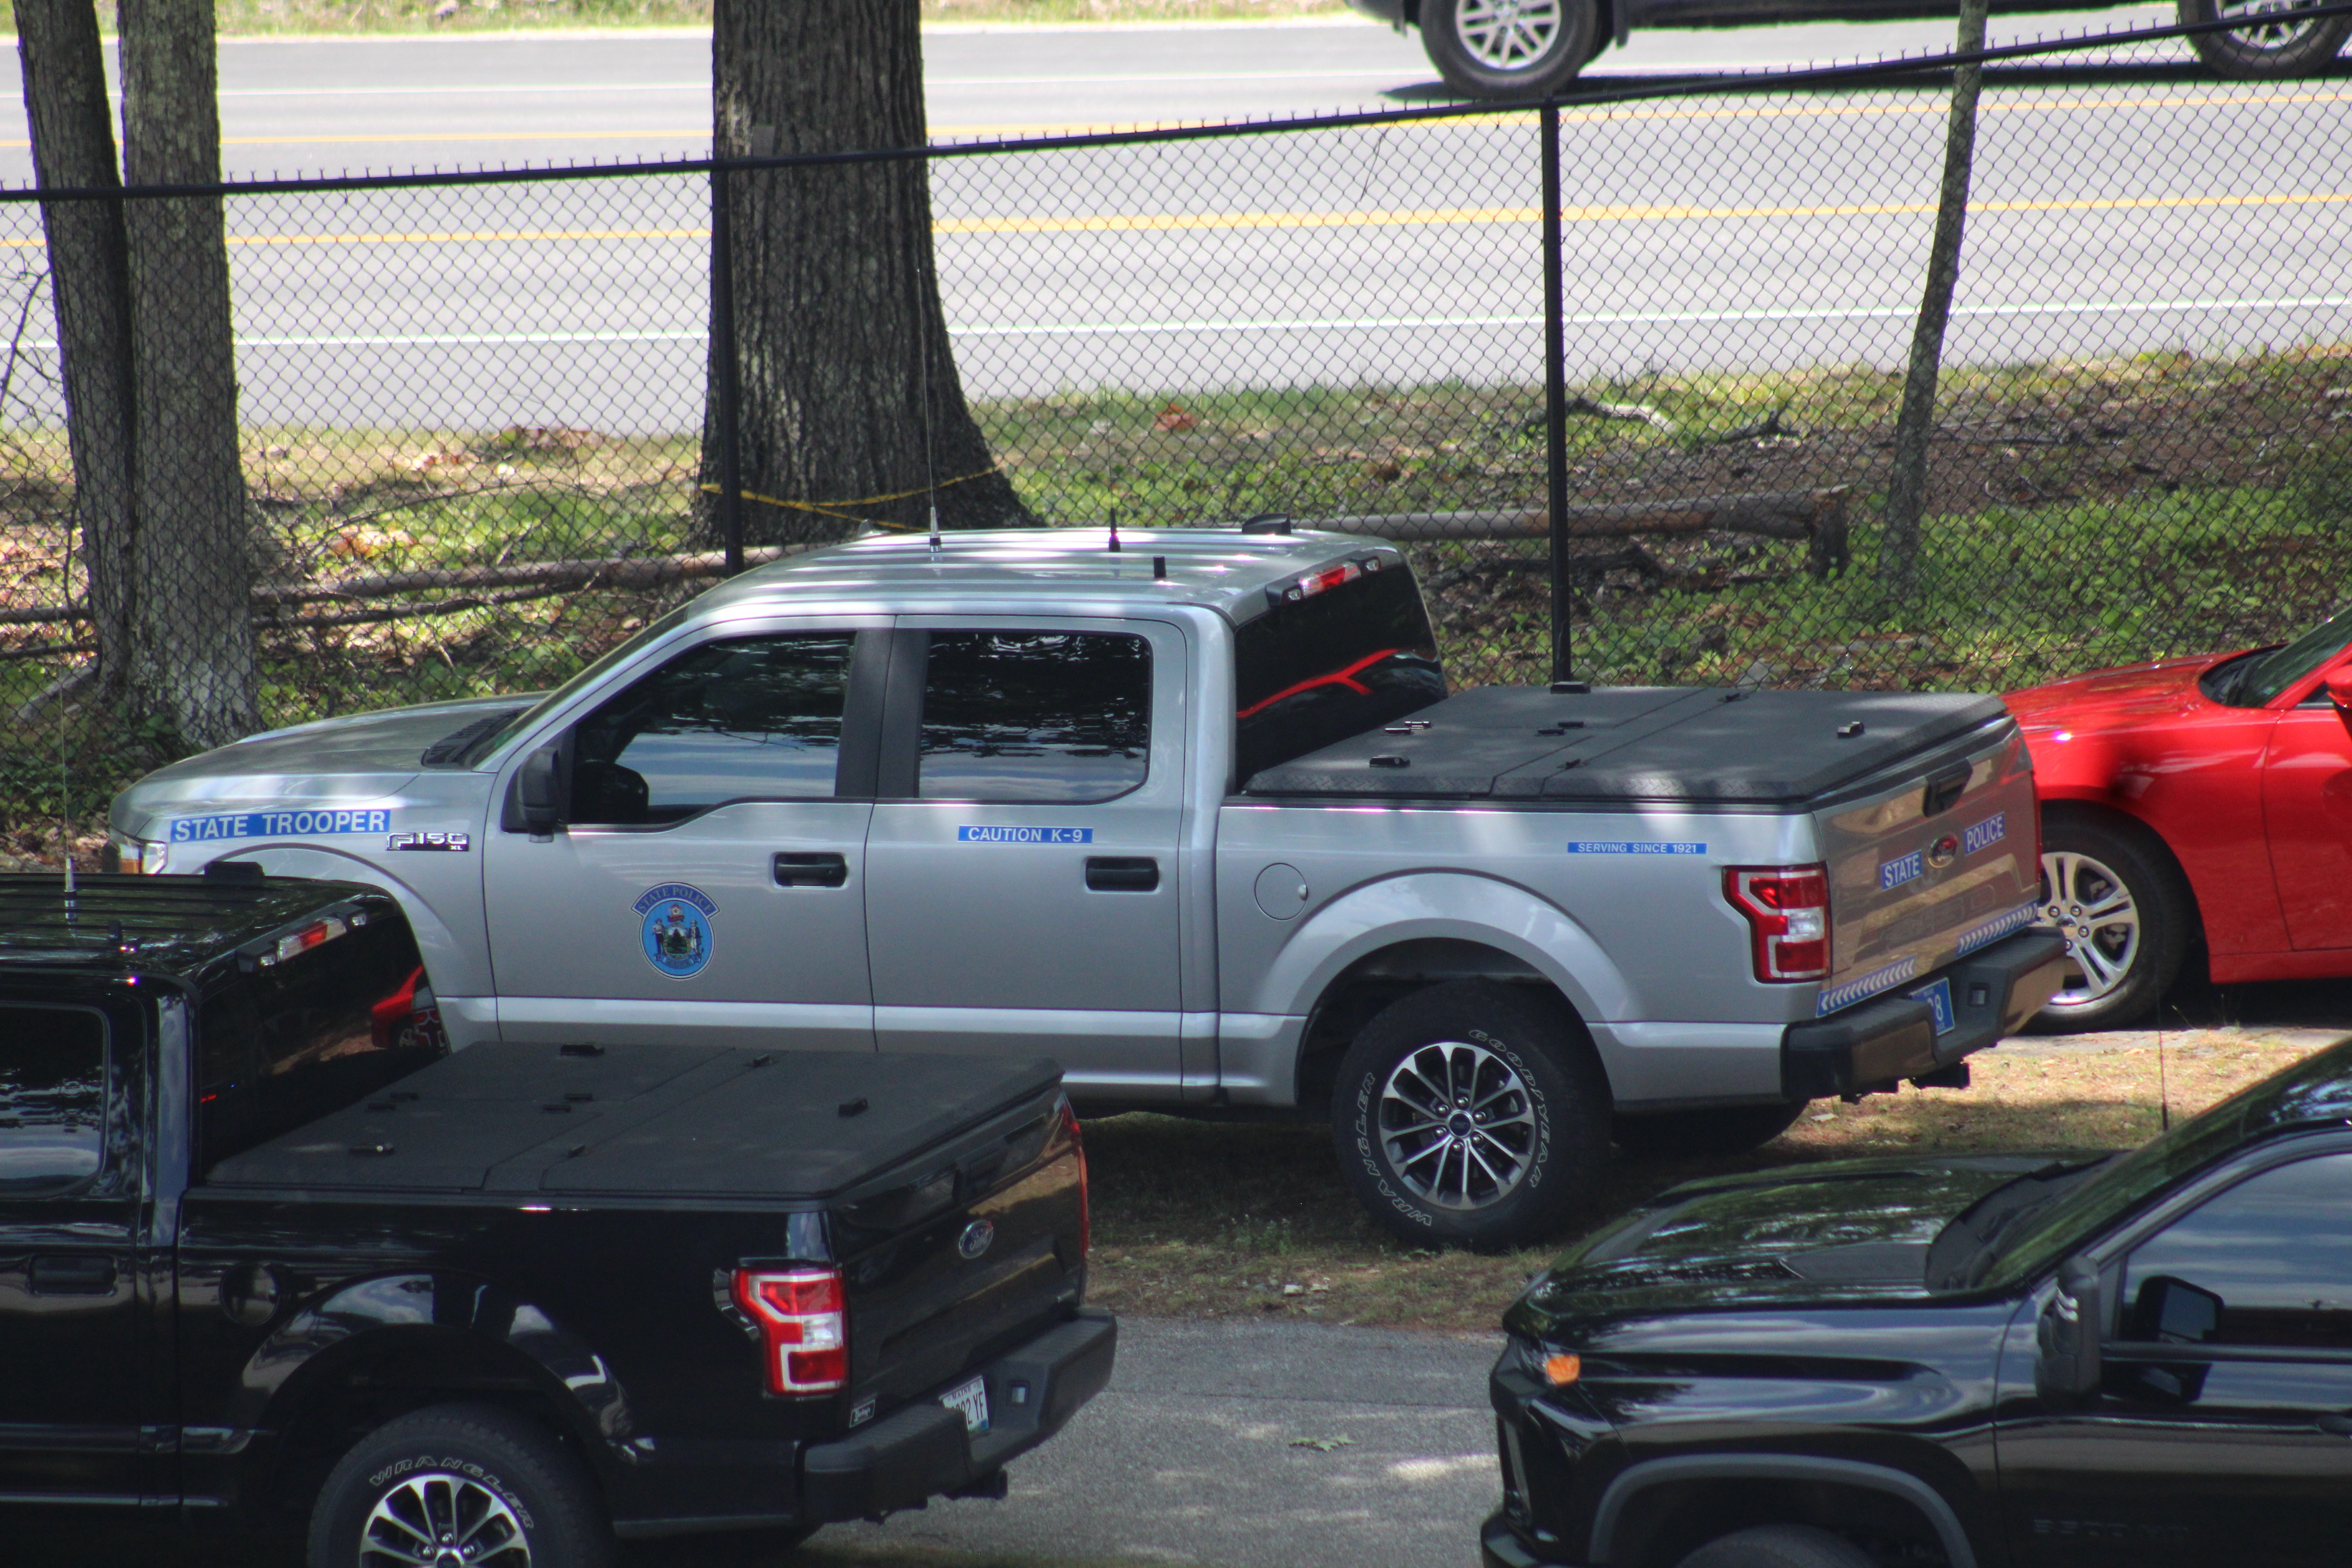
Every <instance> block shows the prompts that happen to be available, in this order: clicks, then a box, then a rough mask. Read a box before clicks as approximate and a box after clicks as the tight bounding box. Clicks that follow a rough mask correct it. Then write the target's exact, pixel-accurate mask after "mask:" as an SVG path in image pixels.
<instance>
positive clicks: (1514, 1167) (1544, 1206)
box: [1331, 980, 1609, 1249]
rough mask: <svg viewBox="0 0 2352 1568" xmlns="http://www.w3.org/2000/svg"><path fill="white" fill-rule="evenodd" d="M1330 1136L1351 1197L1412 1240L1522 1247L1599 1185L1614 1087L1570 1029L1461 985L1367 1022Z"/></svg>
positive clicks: (1345, 1068) (1530, 1006)
mask: <svg viewBox="0 0 2352 1568" xmlns="http://www.w3.org/2000/svg"><path fill="white" fill-rule="evenodd" d="M1331 1134H1332V1141H1333V1142H1334V1143H1335V1144H1336V1145H1337V1146H1338V1149H1339V1168H1340V1170H1341V1171H1342V1173H1344V1174H1345V1175H1346V1176H1347V1178H1348V1182H1349V1185H1351V1186H1352V1187H1354V1188H1355V1190H1356V1195H1357V1197H1358V1198H1359V1199H1360V1200H1361V1201H1362V1203H1363V1205H1364V1206H1365V1207H1366V1208H1368V1209H1370V1211H1371V1212H1372V1214H1373V1215H1374V1216H1375V1217H1376V1218H1378V1219H1379V1220H1380V1221H1381V1223H1382V1224H1383V1225H1385V1226H1388V1227H1389V1229H1391V1230H1392V1231H1394V1232H1395V1233H1396V1234H1397V1235H1398V1236H1400V1237H1403V1238H1404V1239H1405V1240H1406V1241H1409V1242H1412V1243H1415V1244H1417V1245H1419V1246H1423V1247H1432V1246H1434V1247H1475V1248H1480V1249H1491V1248H1498V1247H1518V1246H1524V1245H1526V1244H1527V1243H1528V1242H1532V1241H1537V1240H1540V1239H1541V1238H1542V1237H1545V1236H1547V1235H1549V1234H1550V1233H1551V1232H1552V1231H1553V1230H1555V1229H1556V1228H1557V1227H1558V1226H1559V1224H1560V1222H1561V1221H1562V1220H1563V1219H1564V1218H1565V1217H1566V1216H1567V1215H1569V1214H1570V1212H1571V1211H1572V1210H1573V1209H1574V1207H1575V1205H1577V1204H1578V1203H1580V1202H1581V1201H1582V1200H1584V1199H1585V1198H1587V1197H1588V1196H1590V1195H1591V1193H1592V1192H1593V1190H1594V1189H1595V1187H1596V1186H1597V1185H1598V1184H1599V1183H1600V1180H1601V1172H1602V1170H1603V1169H1604V1167H1605V1165H1606V1163H1607V1159H1608V1153H1609V1085H1608V1081H1607V1079H1604V1078H1603V1077H1602V1076H1601V1067H1600V1063H1599V1062H1598V1061H1597V1060H1596V1059H1595V1058H1594V1057H1593V1055H1592V1048H1591V1042H1589V1041H1588V1040H1586V1039H1585V1038H1584V1032H1583V1030H1582V1029H1580V1028H1579V1027H1577V1026H1576V1025H1575V1023H1574V1022H1573V1020H1572V1019H1570V1018H1568V1017H1566V1016H1562V1015H1560V1014H1559V1013H1558V1012H1557V1011H1555V1009H1554V1008H1552V1007H1550V1006H1548V1005H1545V1003H1544V1002H1543V1001H1542V1000H1541V999H1539V998H1533V997H1529V996H1527V995H1524V994H1518V993H1517V991H1516V990H1515V988H1513V987H1509V986H1504V985H1497V984H1493V983H1492V982H1489V981H1483V980H1459V981H1454V982H1452V983H1450V984H1444V985H1433V986H1431V987H1430V988H1429V989H1428V990H1426V991H1418V992H1415V993H1414V994H1412V995H1410V996H1406V997H1404V998H1402V999H1401V1000H1399V1001H1397V1002H1394V1003H1391V1005H1389V1006H1387V1007H1386V1008H1384V1009H1382V1010H1381V1012H1380V1013H1379V1014H1378V1015H1376V1016H1374V1017H1373V1019H1372V1021H1371V1022H1370V1023H1369V1024H1367V1025H1365V1026H1364V1028H1363V1032H1362V1033H1360V1034H1359V1035H1358V1036H1357V1037H1356V1039H1355V1043H1354V1044H1353V1045H1351V1046H1349V1047H1348V1054H1347V1056H1346V1057H1345V1058H1342V1059H1341V1061H1340V1064H1339V1080H1338V1083H1337V1084H1336V1086H1335V1087H1334V1090H1333V1100H1332V1117H1331Z"/></svg>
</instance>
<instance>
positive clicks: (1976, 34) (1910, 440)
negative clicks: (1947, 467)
mask: <svg viewBox="0 0 2352 1568" xmlns="http://www.w3.org/2000/svg"><path fill="white" fill-rule="evenodd" d="M1987 9H1988V3H1987V0H1960V31H1959V42H1958V50H1959V52H1960V53H1961V54H1964V55H1969V54H1975V53H1976V52H1977V51H1979V50H1980V49H1982V48H1983V47H1984V38H1985V13H1986V11H1987ZM1983 79H1984V68H1982V67H1981V66H1977V65H1963V66H1958V67H1956V68H1954V69H1953V71H1952V114H1951V119H1950V121H1949V122H1948V125H1947V127H1946V129H1945V132H1944V187H1943V192H1942V194H1941V195H1939V196H1938V197H1937V205H1936V237H1935V238H1934V240H1933V241H1931V242H1930V243H1929V245H1928V247H1927V288H1926V289H1924V290H1923V291H1922V293H1921V296H1920V300H1919V320H1918V322H1917V324H1916V326H1914V327H1913V329H1912V332H1911V368H1910V371H1909V373H1908V374H1906V375H1905V377H1904V378H1903V408H1902V411H1901V412H1900V413H1899V414H1897V415H1896V416H1895V466H1894V470H1893V472H1892V473H1890V474H1889V475H1888V476H1887V481H1886V528H1885V534H1884V536H1883V538H1882V541H1881V542H1880V545H1879V552H1878V576H1879V581H1880V582H1881V583H1883V584H1885V587H1886V591H1887V594H1888V595H1889V596H1890V597H1892V598H1895V599H1898V600H1907V599H1911V598H1914V597H1916V595H1917V594H1918V592H1919V578H1920V568H1921V565H1922V564H1923V557H1924V555H1925V553H1926V551H1925V544H1924V542H1923V540H1922V539H1921V537H1920V532H1919V521H1920V517H1921V515H1922V514H1923V513H1924V512H1925V510H1927V440H1928V437H1929V436H1930V435H1931V434H1932V433H1933V432H1934V429H1935V425H1936V382H1937V376H1938V374H1940V372H1941V370H1942V367H1943V359H1944V327H1945V324H1946V323H1947V322H1948V321H1950V319H1951V314H1952V289H1953V288H1954V286H1955V285H1957V284H1958V281H1959V277H1960V234H1961V230H1962V229H1963V228H1964V227H1965V226H1967V223H1968V216H1969V175H1970V174H1971V173H1972V172H1973V171H1974V168H1975V164H1976V153H1977V93H1978V90H1979V88H1980V87H1981V86H1982V85H1983Z"/></svg>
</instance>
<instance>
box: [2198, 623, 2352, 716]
mask: <svg viewBox="0 0 2352 1568" xmlns="http://www.w3.org/2000/svg"><path fill="white" fill-rule="evenodd" d="M2346 647H2352V613H2347V614H2345V615H2340V616H2329V617H2328V618H2327V619H2326V620H2324V621H2322V622H2320V623H2319V624H2318V625H2317V626H2314V627H2312V628H2311V629H2310V630H2309V631H2307V632H2305V633H2304V634H2303V635H2302V636H2301V637H2297V638H2295V639H2294V641H2293V642H2291V643H2289V644H2287V645H2286V646H2285V647H2274V648H2272V649H2271V650H2270V651H2268V652H2267V653H2250V654H2247V655H2246V656H2245V657H2244V658H2236V659H2232V660H2231V661H2230V662H2229V663H2228V664H2225V665H2223V666H2221V668H2218V669H2215V670H2213V671H2212V672H2211V673H2210V675H2209V676H2208V677H2207V678H2206V680H2205V682H2204V686H2205V695H2206V696H2208V697H2210V698H2211V699H2212V700H2214V701H2216V702H2221V703H2226V704H2228V705H2229V706H2230V707H2232V708H2260V707H2261V706H2262V705H2263V703H2265V702H2268V701H2270V700H2272V699H2273V698H2274V697H2276V696H2277V695H2278V694H2279V693H2280V692H2282V691H2284V690H2285V689H2287V688H2288V687H2290V686H2293V685H2294V683H2295V682H2296V681H2298V680H2301V679H2303V678H2304V677H2305V676H2306V675H2309V674H2310V673H2311V672H2312V671H2313V670H2315V669H2317V668H2319V667H2320V666H2322V665H2324V664H2326V662H2327V661H2328V660H2330V659H2332V658H2335V657H2336V655H2337V654H2339V653H2342V652H2343V651H2344V650H2345V648H2346Z"/></svg>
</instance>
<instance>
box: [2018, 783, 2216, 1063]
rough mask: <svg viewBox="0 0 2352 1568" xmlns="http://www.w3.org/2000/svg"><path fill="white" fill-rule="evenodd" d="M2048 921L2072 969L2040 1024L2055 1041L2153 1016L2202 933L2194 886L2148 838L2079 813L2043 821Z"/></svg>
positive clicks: (2044, 900)
mask: <svg viewBox="0 0 2352 1568" xmlns="http://www.w3.org/2000/svg"><path fill="white" fill-rule="evenodd" d="M2041 914H2042V918H2041V920H2040V921H2038V922H2036V923H2037V924H2038V925H2039V926H2040V927H2041V928H2042V929H2043V930H2055V931H2058V932H2059V934H2060V935H2062V936H2063V937H2064V938H2065V939H2066V952H2067V956H2068V959H2069V961H2070V962H2069V965H2068V979H2067V981H2066V984H2065V986H2064V988H2063V989H2062V990H2061V991H2060V992H2059V993H2058V994H2057V995H2056V996H2055V997H2053V998H2052V1000H2051V1003H2050V1005H2048V1006H2047V1007H2044V1008H2043V1009H2042V1011H2041V1012H2040V1013H2039V1014H2037V1015H2036V1016H2035V1017H2034V1025H2035V1026H2036V1027H2037V1028H2040V1029H2042V1030H2046V1031H2048V1032H2051V1033H2056V1034H2066V1033H2073V1032H2075V1031H2079V1030H2085V1029H2113V1028H2119V1027H2121V1026H2124V1025H2126V1024H2129V1023H2133V1022H2136V1021H2137V1020H2138V1019H2139V1018H2142V1017H2144V1016H2147V1014H2148V1012H2150V1011H2151V1010H2152V1009H2153V1008H2154V1007H2155V1006H2156V1005H2157V1003H2158V1001H2160V1000H2161V999H2162V998H2163V996H2164V994H2165V993H2166V992H2167V991H2169V990H2171V989H2172V983H2173V981H2175V980H2176V979H2178V978H2179V975H2180V961H2181V958H2182V956H2183V955H2184V954H2185V953H2187V952H2188V951H2189V933H2190V931H2192V929H2193V928H2194V926H2195V924H2196V914H2195V909H2194V905H2193V904H2192V902H2191V900H2190V898H2189V888H2188V884H2187V883H2186V882H2185V881H2184V880H2183V879H2181V876H2180V872H2179V868H2176V867H2175V866H2174V865H2173V864H2172V859H2171V857H2170V856H2168V855H2167V854H2166V853H2165V852H2164V850H2163V847H2162V846H2161V845H2159V844H2158V843H2156V842H2155V841H2154V840H2153V839H2152V838H2151V837H2149V836H2148V834H2147V830H2146V829H2145V828H2141V827H2138V826H2127V825H2125V824H2122V823H2118V822H2116V821H2114V820H2112V819H2110V818H2107V817H2103V816H2093V815H2086V814H2084V813H2080V812H2073V811H2051V812H2046V813H2045V814H2044V815H2043V817H2042V910H2041Z"/></svg>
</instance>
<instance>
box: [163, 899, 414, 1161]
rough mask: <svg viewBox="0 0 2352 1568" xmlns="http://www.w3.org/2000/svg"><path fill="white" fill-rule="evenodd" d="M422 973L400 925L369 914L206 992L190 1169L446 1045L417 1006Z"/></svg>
mask: <svg viewBox="0 0 2352 1568" xmlns="http://www.w3.org/2000/svg"><path fill="white" fill-rule="evenodd" d="M423 978H424V972H423V969H422V966H421V965H420V963H419V962H418V959H417V953H416V942H415V938H414V937H412V936H411V935H410V934H409V931H408V927H407V926H406V925H405V924H404V923H403V922H400V921H383V920H378V921H370V922H368V923H367V924H365V925H362V926H357V927H352V928H351V929H349V930H348V931H345V932H344V934H342V935H341V936H337V937H333V938H331V939H330V940H328V941H327V942H322V943H321V944H320V945H319V946H317V947H314V948H312V949H310V951H309V952H298V953H295V954H294V955H292V956H291V957H289V958H287V959H285V960H283V961H282V962H280V963H275V964H272V965H270V966H268V967H267V968H261V969H257V970H255V971H254V972H253V973H250V974H240V975H238V976H237V978H236V980H234V981H232V982H231V983H230V984H227V985H226V986H225V987H224V988H223V989H222V990H220V991H218V992H215V993H214V994H212V995H211V996H209V997H207V998H206V999H205V1006H204V1012H203V1015H202V1017H201V1019H200V1021H199V1024H198V1037H197V1041H196V1061H197V1072H196V1089H197V1099H198V1106H197V1110H198V1113H199V1114H198V1116H197V1129H198V1132H197V1136H198V1154H197V1163H196V1168H197V1170H198V1172H199V1173H202V1172H205V1171H208V1170H209V1169H210V1168H211V1167H212V1165H213V1164H214V1163H215V1162H216V1161H220V1160H225V1159H226V1158H228V1157H229V1156H230V1155H232V1154H241V1153H243V1152H245V1151H246V1150H247V1149H251V1148H253V1147H255V1146H256V1145H257V1144H261V1143H266V1142H268V1141H269V1140H271V1139H272V1138H277V1137H279V1136H281V1135H283V1134H285V1133H288V1132H291V1131H294V1130H295V1129H296V1128H298V1127H302V1126H305V1125H307V1124H309V1123H310V1122H312V1121H318V1120H319V1119H320V1117H323V1116H327V1115H329V1114H331V1113H332V1112H334V1111H338V1110H344V1109H345V1108H347V1107H349V1106H352V1105H356V1104H358V1103H359V1102H360V1101H361V1100H365V1099H367V1098H368V1097H369V1096H371V1095H373V1094H375V1093H377V1092H378V1091H379V1090H382V1089H384V1088H385V1087H386V1086H388V1085H390V1084H393V1083H395V1082H397V1081H398V1080H400V1079H404V1078H406V1077H407V1076H408V1075H409V1074H410V1073H413V1072H415V1071H416V1070H417V1069H418V1068H422V1067H425V1066H428V1065H430V1064H431V1063H433V1062H435V1061H437V1060H439V1059H440V1058H442V1057H443V1056H445V1055H446V1054H447V1048H446V1045H445V1043H444V1042H443V1039H442V1037H441V1034H440V1031H439V1029H438V1028H437V1027H435V1026H430V1025H428V1024H426V1023H425V1020H422V1019H420V1017H419V1016H418V1014H417V1011H416V1003H417V1001H418V1000H419V998H418V997H417V995H416V987H417V986H418V985H419V984H422V983H423Z"/></svg>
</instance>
